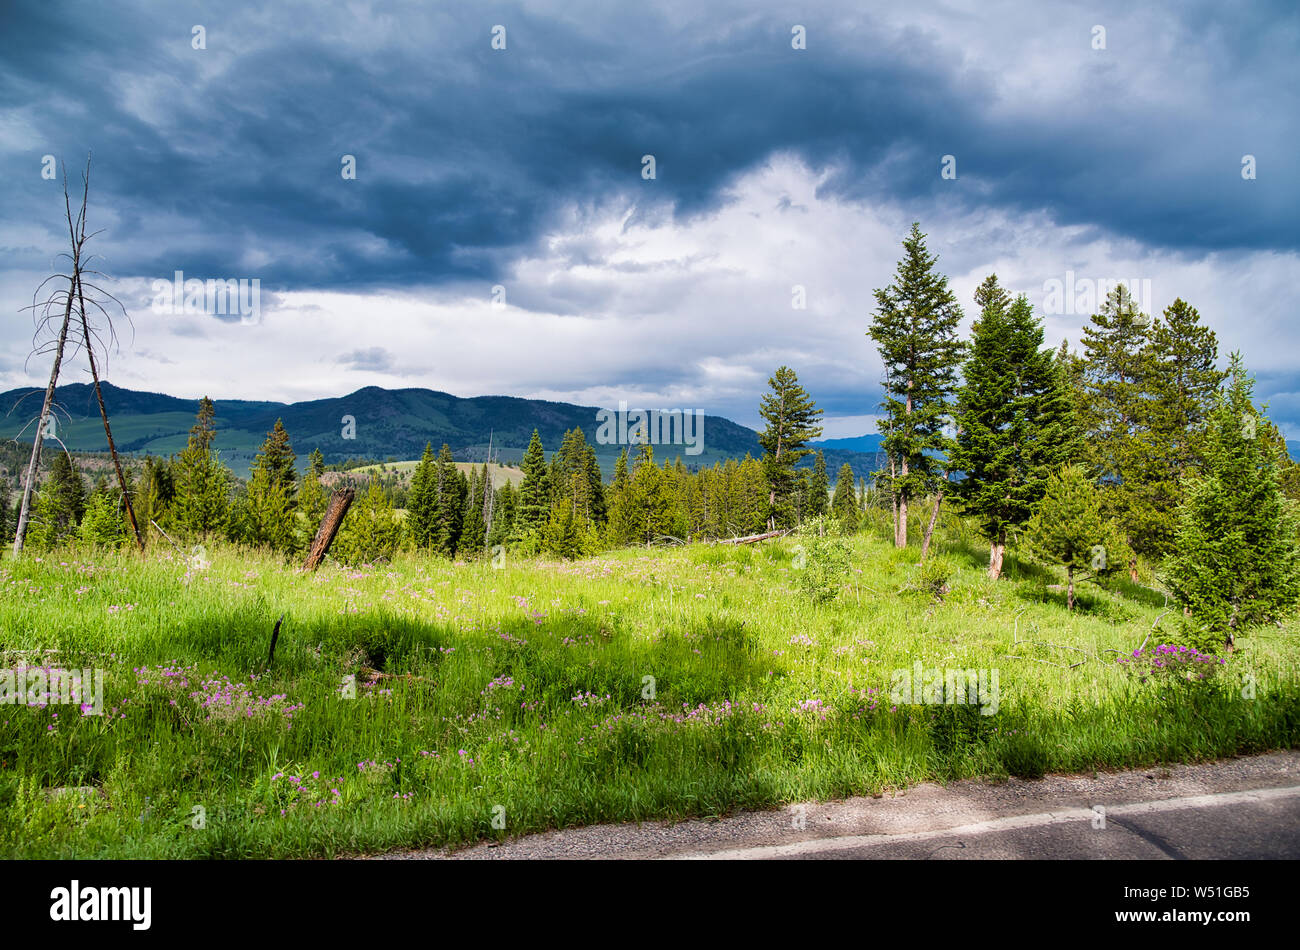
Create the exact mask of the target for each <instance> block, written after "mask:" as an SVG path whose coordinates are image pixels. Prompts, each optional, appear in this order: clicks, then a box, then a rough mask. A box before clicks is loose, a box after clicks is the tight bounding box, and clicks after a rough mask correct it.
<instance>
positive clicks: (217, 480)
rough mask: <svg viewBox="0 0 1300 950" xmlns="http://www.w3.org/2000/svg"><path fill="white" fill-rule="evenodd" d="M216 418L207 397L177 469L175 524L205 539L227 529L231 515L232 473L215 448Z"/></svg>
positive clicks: (175, 466) (201, 404) (201, 406)
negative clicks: (222, 462)
mask: <svg viewBox="0 0 1300 950" xmlns="http://www.w3.org/2000/svg"><path fill="white" fill-rule="evenodd" d="M215 415H216V410H215V408H214V406H213V404H212V400H211V399H209V398H208V397H207V396H204V397H203V399H202V401H201V402H200V403H199V415H198V421H197V422H196V423H195V425H194V427H193V428H191V429H190V437H189V442H188V444H187V445H186V447H185V450H184V451H183V452H181V454H180V458H179V459H177V460H176V462H175V464H174V466H173V469H174V471H175V484H176V501H175V505H174V512H175V521H176V523H177V524H178V525H179V526H180V527H181V528H182V529H184V530H186V531H189V532H191V533H192V534H195V535H199V536H204V537H206V536H207V535H210V534H213V533H216V532H220V531H222V530H224V529H225V527H226V523H227V521H228V520H229V516H230V500H229V493H230V471H229V469H227V468H226V467H225V466H224V465H222V464H221V460H220V458H218V456H217V453H216V451H215V450H214V449H213V448H212V445H213V441H214V440H215V438H216V429H215V428H214V418H215Z"/></svg>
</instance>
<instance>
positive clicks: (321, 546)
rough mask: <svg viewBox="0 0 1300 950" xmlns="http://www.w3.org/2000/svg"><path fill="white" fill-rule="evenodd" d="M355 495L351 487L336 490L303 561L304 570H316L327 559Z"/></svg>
mask: <svg viewBox="0 0 1300 950" xmlns="http://www.w3.org/2000/svg"><path fill="white" fill-rule="evenodd" d="M355 497H356V492H355V491H353V490H352V489H351V488H345V489H342V490H341V491H336V492H335V493H334V494H333V495H332V496H331V497H330V506H329V508H328V509H326V511H325V517H324V518H322V519H321V522H320V527H319V528H317V529H316V537H315V538H314V539H312V542H311V548H310V549H309V550H308V551H307V560H305V561H303V562H302V567H303V570H305V571H314V570H316V568H318V567H320V562H321V561H323V560H325V555H326V554H327V553H328V552H329V549H330V545H331V544H333V543H334V535H336V534H338V533H339V526H340V525H342V524H343V516H344V515H346V514H347V513H348V508H349V507H350V506H351V505H352V499H353V498H355Z"/></svg>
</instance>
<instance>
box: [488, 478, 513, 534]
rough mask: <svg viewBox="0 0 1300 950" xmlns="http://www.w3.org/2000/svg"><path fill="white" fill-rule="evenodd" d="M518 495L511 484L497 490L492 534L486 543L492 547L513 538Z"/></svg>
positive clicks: (507, 483) (508, 483) (493, 510)
mask: <svg viewBox="0 0 1300 950" xmlns="http://www.w3.org/2000/svg"><path fill="white" fill-rule="evenodd" d="M518 494H519V493H518V492H517V491H515V487H514V485H513V484H512V483H511V482H506V483H505V484H504V485H502V486H501V488H500V489H498V490H497V494H496V501H495V503H494V506H493V509H492V534H491V536H490V537H489V538H488V543H489V544H490V545H491V546H493V547H495V546H496V545H498V544H505V543H506V541H507V539H509V538H511V537H513V536H514V527H515V511H516V508H517V497H518Z"/></svg>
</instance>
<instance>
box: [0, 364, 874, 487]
mask: <svg viewBox="0 0 1300 950" xmlns="http://www.w3.org/2000/svg"><path fill="white" fill-rule="evenodd" d="M103 391H104V404H105V406H106V407H107V409H108V414H109V421H110V422H111V423H112V426H113V438H114V441H115V442H116V443H117V447H118V449H119V450H120V451H122V452H130V453H151V454H154V455H163V456H167V455H172V454H174V453H177V452H180V451H181V449H183V448H184V447H185V442H186V439H187V438H188V435H189V430H190V427H191V426H192V425H194V418H195V414H196V413H197V412H198V400H197V399H179V398H177V397H175V396H168V395H165V394H162V393H149V392H138V391H135V390H130V389H123V388H121V387H118V386H114V385H112V384H111V383H107V382H106V383H104V384H103ZM43 398H44V390H42V389H36V388H34V387H29V388H23V389H14V390H10V391H9V392H6V393H0V439H13V438H26V439H30V438H31V427H32V426H33V425H34V422H33V420H34V419H35V417H36V416H37V415H38V414H39V412H40V405H41V400H42V399H43ZM55 404H56V406H57V412H56V433H57V435H58V437H59V438H60V439H61V440H62V441H63V443H64V444H65V445H66V446H67V447H68V448H69V449H71V450H74V451H82V452H104V451H107V449H108V445H107V442H106V441H105V439H104V429H103V425H102V423H101V422H100V418H99V407H98V405H97V403H96V402H95V391H94V387H93V386H91V385H90V384H88V383H72V384H69V385H66V386H60V387H58V389H57V390H56V392H55ZM214 405H215V407H216V428H217V439H216V448H217V449H218V451H219V452H220V453H221V458H222V460H223V461H225V462H226V464H228V465H229V466H230V467H231V468H232V469H233V470H234V471H235V472H236V473H237V474H240V475H246V474H247V472H248V468H249V466H250V465H251V463H252V460H253V457H254V456H255V455H256V453H257V450H258V449H259V448H260V446H261V444H262V441H263V440H264V439H265V438H266V434H267V432H268V431H270V429H271V428H272V427H273V426H274V425H275V421H276V419H281V420H283V422H284V426H285V428H286V429H287V430H288V432H289V436H290V438H291V440H292V442H293V447H294V451H295V452H297V454H298V462H299V464H300V466H301V465H305V463H306V458H307V455H308V453H310V452H311V450H312V449H314V448H319V449H320V450H321V453H322V454H323V455H324V456H325V459H326V461H327V462H331V463H334V462H343V461H345V460H347V459H349V458H373V459H389V458H393V459H401V460H405V459H413V458H418V457H419V456H420V453H421V452H422V451H423V450H424V444H425V443H426V442H432V443H433V447H434V449H435V451H436V450H437V449H438V448H439V447H440V446H441V445H442V444H443V443H444V442H445V443H447V445H449V446H450V447H451V450H452V453H453V454H454V455H455V457H456V458H457V459H458V460H461V461H482V460H484V459H486V458H487V454H488V439H489V437H491V439H492V453H493V455H494V456H495V457H496V458H497V459H499V460H500V461H502V462H507V463H510V462H518V460H519V459H520V458H521V457H522V456H523V451H524V449H525V448H527V446H528V440H529V438H530V437H531V436H532V433H533V430H534V429H537V430H538V432H539V433H540V435H541V438H542V444H543V445H544V446H545V447H546V451H547V453H548V454H549V453H550V452H553V451H555V450H556V449H557V448H559V446H560V441H561V439H562V438H563V437H564V433H565V432H566V431H567V430H569V429H574V428H580V429H582V431H583V433H584V434H585V435H586V437H587V441H588V442H589V443H591V444H592V445H593V446H594V447H595V449H596V456H597V459H598V460H599V462H600V464H601V468H602V469H603V470H604V472H605V475H606V476H607V477H608V476H610V475H612V473H613V470H614V461H615V459H617V457H618V454H619V452H620V451H622V450H623V448H624V447H625V446H624V445H620V444H608V445H602V444H599V443H598V442H597V430H598V429H599V428H600V424H601V421H602V418H603V417H602V416H600V415H598V413H600V412H601V410H600V409H598V408H597V407H595V406H576V405H572V404H570V403H563V402H549V401H546V400H541V399H520V398H517V397H513V396H475V397H472V398H461V397H458V396H453V395H451V394H449V393H444V392H436V391H434V390H430V389H381V388H379V387H377V386H367V387H366V388H364V389H358V390H357V391H356V392H354V393H350V394H348V395H346V396H339V397H336V398H330V399H313V400H308V401H305V402H295V403H282V402H264V401H252V400H243V399H217V400H214ZM349 419H350V420H351V425H349V424H348V420H349ZM349 430H351V432H349ZM346 434H352V435H353V436H354V437H353V438H346V437H345V435H346ZM677 441H678V443H679V444H665V445H655V458H656V459H657V460H659V461H662V460H663V459H664V458H665V457H667V458H674V457H676V456H679V455H680V456H681V458H682V461H683V463H684V464H686V465H688V466H690V467H692V468H694V467H699V466H710V465H712V464H713V463H714V462H717V461H721V460H724V459H727V458H743V457H744V456H745V454H746V453H749V454H751V455H753V456H755V457H758V456H759V455H760V454H761V452H762V450H761V448H760V447H759V444H758V434H757V433H756V432H754V430H753V429H749V428H746V427H745V426H742V425H738V424H737V423H735V422H732V421H731V420H730V419H724V418H723V417H721V416H710V415H706V416H704V418H703V430H702V439H701V440H700V442H701V445H702V447H703V451H701V452H699V453H698V454H695V455H690V454H688V453H687V452H686V448H687V446H685V445H683V444H680V442H681V438H680V434H678V439H677ZM826 456H827V459H826V461H827V466H828V467H831V466H832V465H833V467H832V468H830V471H831V477H832V478H833V477H834V473H835V471H836V470H838V468H839V466H840V465H841V464H843V462H845V461H848V462H849V463H850V464H851V465H852V466H853V469H854V471H855V472H856V473H858V474H860V475H862V476H869V475H870V472H871V469H872V467H873V463H874V458H872V457H869V456H861V455H859V454H858V453H856V452H852V451H845V450H842V449H838V448H837V449H834V450H830V451H827V453H826ZM804 464H809V465H810V464H811V457H810V458H808V459H805V462H804Z"/></svg>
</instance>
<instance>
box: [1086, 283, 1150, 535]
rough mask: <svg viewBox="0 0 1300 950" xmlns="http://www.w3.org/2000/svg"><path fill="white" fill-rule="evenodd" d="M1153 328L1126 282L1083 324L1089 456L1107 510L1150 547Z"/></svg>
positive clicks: (1107, 296) (1106, 511)
mask: <svg viewBox="0 0 1300 950" xmlns="http://www.w3.org/2000/svg"><path fill="white" fill-rule="evenodd" d="M1149 331H1150V320H1149V318H1148V317H1147V315H1146V314H1144V313H1141V312H1140V311H1139V310H1138V309H1137V304H1136V303H1135V302H1134V300H1133V296H1132V294H1130V293H1129V291H1128V288H1127V287H1125V286H1124V285H1123V284H1120V285H1119V286H1118V287H1116V288H1115V289H1114V290H1112V291H1111V292H1110V293H1108V294H1107V295H1106V300H1105V302H1104V303H1103V304H1102V307H1101V309H1100V310H1099V312H1097V313H1095V314H1093V316H1092V325H1091V326H1088V327H1084V330H1083V347H1084V361H1085V377H1084V388H1085V393H1086V399H1085V401H1084V409H1083V424H1084V428H1085V430H1086V433H1087V447H1088V450H1089V451H1088V456H1087V457H1088V461H1089V463H1090V465H1091V467H1092V469H1093V471H1094V472H1096V473H1097V475H1098V477H1099V478H1100V480H1101V488H1102V510H1103V511H1104V512H1105V513H1106V514H1107V516H1108V517H1110V518H1113V519H1114V520H1115V521H1116V523H1117V524H1119V526H1120V527H1121V528H1122V529H1123V531H1124V534H1125V537H1126V538H1127V540H1128V542H1129V544H1130V545H1136V546H1137V547H1139V548H1144V549H1145V544H1144V541H1145V540H1146V539H1145V531H1144V527H1143V525H1142V512H1143V509H1144V504H1145V501H1144V499H1143V497H1142V488H1143V485H1144V482H1145V480H1146V479H1147V478H1148V477H1149V470H1150V465H1151V459H1150V446H1149V443H1148V442H1147V441H1146V440H1145V438H1144V434H1145V432H1146V430H1147V429H1148V428H1149V423H1150V420H1149V418H1148V411H1149V406H1148V399H1147V396H1146V387H1147V378H1146V376H1147V373H1148V372H1149V371H1150V361H1149V360H1148V358H1147V355H1146V347H1147V338H1148V333H1149Z"/></svg>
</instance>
